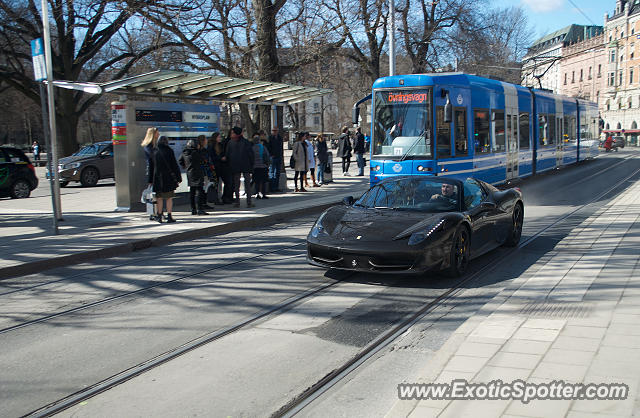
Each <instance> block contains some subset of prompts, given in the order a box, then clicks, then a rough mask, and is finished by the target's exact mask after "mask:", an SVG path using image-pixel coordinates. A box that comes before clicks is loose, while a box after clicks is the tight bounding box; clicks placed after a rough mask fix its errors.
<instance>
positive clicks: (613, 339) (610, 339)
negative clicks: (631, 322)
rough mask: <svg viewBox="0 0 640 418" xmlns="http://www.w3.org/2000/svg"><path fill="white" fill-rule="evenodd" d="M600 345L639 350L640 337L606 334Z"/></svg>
mask: <svg viewBox="0 0 640 418" xmlns="http://www.w3.org/2000/svg"><path fill="white" fill-rule="evenodd" d="M602 345H604V346H613V347H626V348H640V335H620V334H613V333H607V334H606V335H605V336H604V339H603V340H602Z"/></svg>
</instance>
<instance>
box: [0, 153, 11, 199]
mask: <svg viewBox="0 0 640 418" xmlns="http://www.w3.org/2000/svg"><path fill="white" fill-rule="evenodd" d="M11 165H12V163H11V161H10V160H9V157H8V156H7V154H6V153H5V152H4V149H2V148H0V195H6V194H7V193H8V192H9V186H10V185H11V176H12V167H11Z"/></svg>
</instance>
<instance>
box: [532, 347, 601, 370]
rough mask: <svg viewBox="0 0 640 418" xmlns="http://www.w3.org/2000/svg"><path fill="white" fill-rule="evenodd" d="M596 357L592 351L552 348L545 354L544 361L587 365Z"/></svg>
mask: <svg viewBox="0 0 640 418" xmlns="http://www.w3.org/2000/svg"><path fill="white" fill-rule="evenodd" d="M593 358H594V353H593V352H592V351H578V350H565V349H561V348H552V349H551V350H549V351H548V352H547V354H546V355H545V356H544V359H543V361H545V362H547V363H560V364H575V365H582V366H587V365H589V364H591V361H592V360H593Z"/></svg>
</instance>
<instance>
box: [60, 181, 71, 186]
mask: <svg viewBox="0 0 640 418" xmlns="http://www.w3.org/2000/svg"><path fill="white" fill-rule="evenodd" d="M68 184H69V182H68V181H64V180H61V181H60V187H67V185H68Z"/></svg>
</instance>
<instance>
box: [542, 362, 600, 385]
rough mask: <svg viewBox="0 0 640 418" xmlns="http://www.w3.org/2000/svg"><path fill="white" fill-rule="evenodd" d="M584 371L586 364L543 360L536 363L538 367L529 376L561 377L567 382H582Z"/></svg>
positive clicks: (585, 371)
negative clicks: (579, 364)
mask: <svg viewBox="0 0 640 418" xmlns="http://www.w3.org/2000/svg"><path fill="white" fill-rule="evenodd" d="M586 373H587V366H578V365H575V364H558V363H549V362H546V361H543V362H541V363H540V364H538V367H536V369H535V370H534V371H533V373H532V374H531V376H533V377H542V378H545V379H562V380H564V381H567V382H582V378H583V377H584V375H585V374H586Z"/></svg>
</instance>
